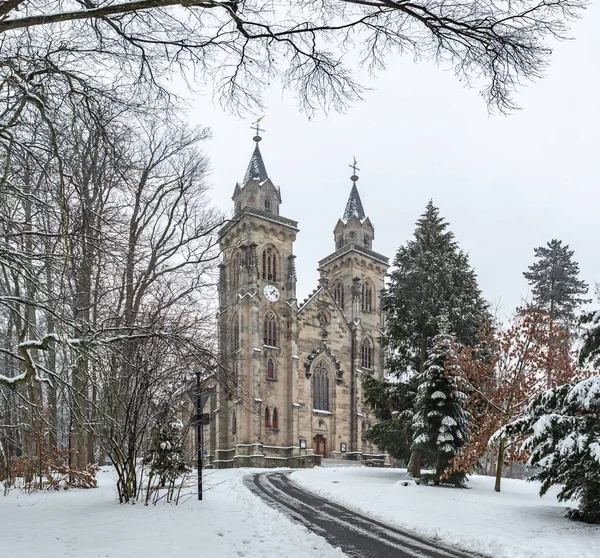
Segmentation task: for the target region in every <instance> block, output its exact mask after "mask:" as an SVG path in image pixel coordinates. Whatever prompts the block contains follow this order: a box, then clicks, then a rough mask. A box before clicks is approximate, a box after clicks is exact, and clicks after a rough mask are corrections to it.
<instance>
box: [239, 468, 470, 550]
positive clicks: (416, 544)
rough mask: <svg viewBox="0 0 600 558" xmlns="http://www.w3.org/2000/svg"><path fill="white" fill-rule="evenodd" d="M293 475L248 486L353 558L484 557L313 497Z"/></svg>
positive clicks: (261, 478)
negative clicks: (294, 479) (297, 482)
mask: <svg viewBox="0 0 600 558" xmlns="http://www.w3.org/2000/svg"><path fill="white" fill-rule="evenodd" d="M288 475H289V473H281V472H277V473H257V474H254V475H248V476H247V477H245V479H244V482H245V484H246V486H247V487H248V488H249V489H250V490H252V491H253V492H254V493H255V494H256V495H257V496H259V497H260V498H262V499H263V500H265V502H267V503H268V504H269V505H271V506H273V507H274V508H276V509H278V510H279V511H281V512H283V513H285V514H286V515H287V516H288V517H290V518H291V519H294V520H297V521H299V522H300V523H302V524H303V525H305V526H306V527H307V528H308V529H310V530H311V531H312V532H314V533H316V534H318V535H321V536H322V537H324V538H325V539H326V540H327V541H328V542H329V543H330V544H332V545H333V546H339V547H340V548H341V549H342V550H343V551H344V553H345V554H346V555H348V556H351V557H352V558H424V557H428V558H429V557H430V558H475V557H478V558H481V556H482V555H480V554H470V553H468V552H464V551H459V550H455V549H452V548H449V547H447V546H444V545H442V544H440V543H439V542H436V541H434V540H431V539H427V538H424V537H419V536H417V535H415V534H414V533H411V532H410V531H404V530H402V529H396V528H394V527H390V526H389V525H385V524H384V523H381V522H379V521H376V520H374V519H370V518H369V517H366V516H364V515H361V514H360V513H357V512H354V511H351V510H349V509H348V508H345V507H343V506H340V505H338V504H334V503H332V502H329V501H328V500H325V499H323V498H321V497H319V496H316V495H314V494H311V493H309V492H306V491H304V490H303V489H301V488H300V487H299V486H298V485H297V484H295V483H294V482H292V481H291V480H290V479H289V477H288ZM307 558H308V557H307Z"/></svg>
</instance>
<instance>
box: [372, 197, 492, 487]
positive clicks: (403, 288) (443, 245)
mask: <svg viewBox="0 0 600 558" xmlns="http://www.w3.org/2000/svg"><path fill="white" fill-rule="evenodd" d="M394 267H395V269H394V270H393V271H392V273H391V274H390V276H389V277H390V282H389V285H388V287H387V288H386V289H384V291H383V293H382V299H381V300H382V309H383V312H384V316H385V324H386V326H385V333H384V337H383V339H382V344H383V345H384V347H385V349H386V354H387V362H386V364H387V368H388V370H389V371H390V372H391V374H392V375H394V376H395V377H396V380H397V381H396V382H395V383H391V384H390V385H389V386H387V389H385V390H380V391H379V392H377V390H371V392H370V395H372V397H370V398H369V397H368V398H367V399H368V401H369V403H370V404H371V405H372V406H373V407H378V408H380V409H381V408H384V407H385V405H386V404H388V403H389V404H390V405H393V406H396V405H399V406H400V407H401V408H402V412H401V413H396V414H394V415H393V416H392V417H391V418H390V419H389V420H388V421H384V422H382V423H381V424H380V426H378V428H377V430H376V431H373V432H371V434H369V439H371V440H372V441H373V442H374V443H376V444H377V446H378V447H379V448H380V449H382V450H385V451H388V452H390V455H393V456H395V457H399V456H400V455H401V454H403V453H405V451H402V452H399V451H397V450H398V448H397V447H394V445H393V444H390V443H389V440H390V438H391V437H392V436H393V433H394V432H404V431H405V429H406V428H407V425H406V424H400V421H402V420H405V421H406V420H412V419H411V418H410V417H411V412H410V410H411V407H412V402H411V401H414V394H415V392H416V388H417V387H418V386H416V385H415V386H414V389H405V387H401V386H400V384H399V383H398V380H399V381H400V383H406V382H409V383H411V384H414V382H415V379H414V374H417V373H422V372H423V371H424V367H425V363H426V362H427V359H428V358H429V356H430V350H431V347H432V343H433V339H434V337H435V336H436V335H437V334H438V333H440V324H441V322H442V321H443V320H446V321H447V322H448V330H449V331H451V332H452V334H453V335H454V336H455V339H456V341H457V343H458V344H460V345H472V344H474V343H475V342H476V341H477V339H478V336H479V334H480V332H481V330H482V328H483V327H484V326H485V325H486V324H488V323H489V322H490V314H489V310H488V305H487V303H486V302H485V300H484V299H483V297H482V295H481V291H480V290H479V287H478V285H477V276H476V275H475V272H474V271H473V269H472V268H471V266H470V264H469V260H468V257H467V255H466V254H465V253H464V252H463V251H462V250H460V248H459V247H458V244H457V243H456V241H455V239H454V235H453V233H452V232H451V231H450V230H449V229H448V223H447V222H446V221H445V220H444V219H443V218H442V217H441V216H440V214H439V209H438V208H437V207H435V206H434V205H433V202H432V201H430V202H429V203H428V204H427V207H426V209H425V212H424V213H423V215H422V216H421V217H420V218H419V220H418V221H417V224H416V228H415V233H414V238H413V239H412V240H410V241H409V242H408V243H407V244H406V245H404V246H401V247H400V248H399V250H398V252H397V254H396V258H395V260H394ZM411 377H412V379H411ZM378 393H379V394H382V397H385V398H387V399H388V401H377V400H376V396H377V394H378ZM399 399H400V400H401V402H400V403H398V400H399ZM408 427H410V424H409V425H408ZM404 449H406V448H404ZM411 470H412V472H413V474H415V475H418V474H419V473H420V462H419V454H418V452H416V453H415V452H413V456H412V457H411Z"/></svg>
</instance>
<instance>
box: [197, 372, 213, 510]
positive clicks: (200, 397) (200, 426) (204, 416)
mask: <svg viewBox="0 0 600 558" xmlns="http://www.w3.org/2000/svg"><path fill="white" fill-rule="evenodd" d="M206 399H208V393H203V392H202V390H201V389H200V370H198V371H197V372H196V415H195V416H194V420H195V422H196V448H197V457H196V459H197V461H198V500H202V464H203V457H204V456H203V455H202V454H203V452H204V435H203V434H204V425H205V424H208V423H209V422H210V415H209V414H208V413H203V412H202V408H203V407H204V403H205V402H206Z"/></svg>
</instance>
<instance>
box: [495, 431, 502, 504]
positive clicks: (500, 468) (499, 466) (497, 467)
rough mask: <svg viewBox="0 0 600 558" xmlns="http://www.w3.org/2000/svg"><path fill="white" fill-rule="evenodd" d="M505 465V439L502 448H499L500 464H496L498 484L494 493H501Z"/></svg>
mask: <svg viewBox="0 0 600 558" xmlns="http://www.w3.org/2000/svg"><path fill="white" fill-rule="evenodd" d="M503 465H504V438H502V439H501V440H500V446H499V447H498V463H497V464H496V484H495V485H494V491H495V492H500V482H501V480H502V466H503Z"/></svg>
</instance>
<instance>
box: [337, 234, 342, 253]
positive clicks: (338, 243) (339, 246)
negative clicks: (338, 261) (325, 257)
mask: <svg viewBox="0 0 600 558" xmlns="http://www.w3.org/2000/svg"><path fill="white" fill-rule="evenodd" d="M342 246H344V237H343V236H342V235H341V234H340V235H339V236H338V237H337V240H336V242H335V247H336V249H338V250H339V249H340V248H341V247H342Z"/></svg>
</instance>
